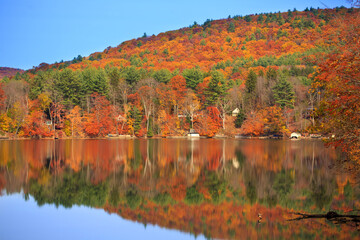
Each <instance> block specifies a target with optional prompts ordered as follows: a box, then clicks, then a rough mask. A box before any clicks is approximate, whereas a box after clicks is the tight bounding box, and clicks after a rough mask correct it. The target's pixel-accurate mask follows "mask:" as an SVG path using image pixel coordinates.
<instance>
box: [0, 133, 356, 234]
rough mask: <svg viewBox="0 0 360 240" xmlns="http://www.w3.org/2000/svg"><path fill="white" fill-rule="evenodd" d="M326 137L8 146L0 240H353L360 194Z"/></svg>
mask: <svg viewBox="0 0 360 240" xmlns="http://www.w3.org/2000/svg"><path fill="white" fill-rule="evenodd" d="M337 158H338V155H337V153H336V152H335V151H334V150H332V149H328V148H325V147H324V146H323V143H322V142H321V141H310V140H300V141H274V140H236V139H228V140H223V139H200V140H186V139H152V140H141V139H140V140H138V139H137V140H120V139H118V140H116V139H114V140H56V141H54V140H22V141H0V190H1V193H2V195H1V196H0V239H25V238H28V239H49V238H51V239H144V238H146V239H195V238H197V239H204V238H217V239H264V238H269V239H281V238H283V239H326V238H330V239H333V238H334V239H355V238H359V237H360V232H359V230H358V227H357V226H356V225H355V223H353V222H351V221H342V222H339V221H330V220H326V219H324V218H322V219H303V220H294V221H289V220H292V219H295V218H297V217H298V215H294V212H306V213H312V214H315V213H316V214H319V213H327V212H328V211H336V212H337V213H339V214H359V212H356V211H355V210H357V209H360V201H359V199H360V189H359V187H358V185H357V184H355V182H356V181H355V180H354V179H353V178H352V177H351V176H350V175H346V174H344V173H341V171H339V169H338V168H337V167H336V166H337V164H336V160H337Z"/></svg>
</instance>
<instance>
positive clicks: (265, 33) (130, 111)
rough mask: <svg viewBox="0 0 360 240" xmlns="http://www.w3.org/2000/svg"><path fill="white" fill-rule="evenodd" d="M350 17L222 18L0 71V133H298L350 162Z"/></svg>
mask: <svg viewBox="0 0 360 240" xmlns="http://www.w3.org/2000/svg"><path fill="white" fill-rule="evenodd" d="M359 23H360V18H359V10H358V8H344V7H338V8H335V9H314V8H307V9H305V10H304V11H297V10H296V9H293V10H289V11H287V12H283V13H281V12H276V13H261V14H255V15H246V16H229V17H228V18H226V19H221V20H211V19H208V20H206V21H205V22H204V23H202V24H200V23H196V22H194V24H192V25H191V26H189V27H184V28H182V29H179V30H175V31H168V32H165V33H160V34H158V35H157V36H154V35H153V36H148V35H147V34H146V33H144V35H143V36H142V37H140V38H138V39H133V40H130V41H126V42H123V43H121V44H120V45H118V46H117V47H108V48H106V49H105V50H104V51H103V52H96V53H93V54H91V55H90V56H87V57H82V56H80V55H79V56H77V57H74V59H73V60H71V61H63V60H61V61H60V62H56V63H53V64H47V63H42V64H40V65H39V66H37V67H34V68H33V69H30V70H27V71H25V72H18V73H17V74H15V75H13V76H11V77H7V76H5V77H3V78H2V80H1V82H0V135H1V136H2V137H5V138H54V137H55V138H85V137H89V138H99V137H106V136H109V134H110V135H114V136H117V135H129V136H134V137H147V138H150V137H171V136H173V137H174V136H186V135H187V133H188V132H189V131H190V129H194V131H196V132H197V133H199V134H200V136H204V137H214V136H226V137H234V136H235V135H241V136H251V137H259V136H276V137H289V136H290V133H291V132H300V133H301V134H302V135H305V136H308V135H310V134H320V135H321V136H324V137H329V139H330V140H328V142H329V144H333V145H335V146H338V147H340V148H341V149H342V150H343V152H344V153H346V154H347V156H348V157H349V158H350V159H352V160H353V161H355V162H358V161H359V155H360V154H359V149H360V145H359V139H358V136H359V135H360V132H359V131H360V130H359V125H360V124H359V122H360V116H359V115H360V114H359V102H360V96H359V94H358V93H359V92H360V85H359V69H360V66H359V64H360V62H359V50H358V49H359V41H360V36H359V34H360V28H359ZM234 110H236V111H234Z"/></svg>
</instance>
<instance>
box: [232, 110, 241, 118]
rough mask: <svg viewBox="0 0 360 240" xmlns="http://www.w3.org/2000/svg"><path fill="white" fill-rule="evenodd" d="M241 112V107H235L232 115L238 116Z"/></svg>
mask: <svg viewBox="0 0 360 240" xmlns="http://www.w3.org/2000/svg"><path fill="white" fill-rule="evenodd" d="M239 112H240V109H238V108H235V109H234V111H232V116H233V117H236V116H237V115H238V114H239Z"/></svg>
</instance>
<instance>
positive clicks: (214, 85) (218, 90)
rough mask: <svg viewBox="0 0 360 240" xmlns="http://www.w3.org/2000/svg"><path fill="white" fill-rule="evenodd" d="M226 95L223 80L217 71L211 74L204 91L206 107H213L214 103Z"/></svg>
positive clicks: (222, 76)
mask: <svg viewBox="0 0 360 240" xmlns="http://www.w3.org/2000/svg"><path fill="white" fill-rule="evenodd" d="M225 93H226V86H225V78H224V75H223V74H222V73H221V72H219V71H213V72H212V73H211V79H210V82H209V85H208V88H207V89H206V90H205V95H206V105H207V106H211V105H215V103H216V101H217V100H218V99H219V98H220V97H223V96H224V95H225Z"/></svg>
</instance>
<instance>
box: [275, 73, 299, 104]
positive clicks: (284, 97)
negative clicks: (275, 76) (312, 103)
mask: <svg viewBox="0 0 360 240" xmlns="http://www.w3.org/2000/svg"><path fill="white" fill-rule="evenodd" d="M273 94H274V99H275V103H276V104H278V105H279V106H280V107H281V108H282V109H284V108H293V107H294V96H295V93H294V90H293V87H292V86H291V84H290V83H289V82H288V81H287V80H286V79H285V78H282V79H281V80H280V81H279V82H278V83H277V84H276V85H275V86H274V88H273Z"/></svg>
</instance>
